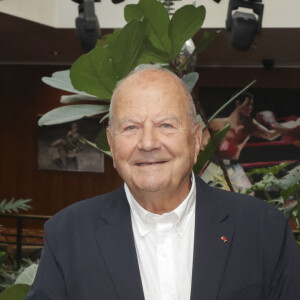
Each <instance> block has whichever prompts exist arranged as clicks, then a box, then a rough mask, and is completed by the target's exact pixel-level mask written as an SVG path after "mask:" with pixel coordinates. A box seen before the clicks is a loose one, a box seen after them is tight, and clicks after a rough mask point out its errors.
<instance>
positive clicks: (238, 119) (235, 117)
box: [229, 109, 250, 124]
mask: <svg viewBox="0 0 300 300" xmlns="http://www.w3.org/2000/svg"><path fill="white" fill-rule="evenodd" d="M229 118H230V120H231V121H230V122H231V123H235V124H244V123H245V122H246V121H247V120H248V119H249V118H250V117H248V116H244V115H242V114H240V113H239V111H238V110H237V109H235V110H234V111H233V112H232V114H231V115H230V117H229Z"/></svg>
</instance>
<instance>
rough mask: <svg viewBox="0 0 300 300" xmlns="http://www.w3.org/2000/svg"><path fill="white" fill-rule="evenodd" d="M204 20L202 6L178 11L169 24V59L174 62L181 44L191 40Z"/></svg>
mask: <svg viewBox="0 0 300 300" xmlns="http://www.w3.org/2000/svg"><path fill="white" fill-rule="evenodd" d="M204 18H205V8H204V6H199V7H195V6H193V5H185V6H182V7H181V8H180V9H178V10H177V11H176V12H175V13H174V15H173V17H172V19H171V22H170V28H169V34H170V37H171V45H172V47H171V52H170V59H171V60H174V59H175V58H176V57H177V56H178V54H179V53H180V50H181V49H182V46H183V44H184V43H185V42H186V41H187V40H188V39H190V38H192V37H193V36H194V35H195V34H196V32H197V31H198V30H199V29H200V28H201V26H202V24H203V21H204Z"/></svg>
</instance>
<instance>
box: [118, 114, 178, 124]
mask: <svg viewBox="0 0 300 300" xmlns="http://www.w3.org/2000/svg"><path fill="white" fill-rule="evenodd" d="M169 120H174V121H175V122H176V123H178V124H182V122H181V120H180V119H179V118H178V117H176V116H175V115H164V116H161V117H158V118H157V119H155V120H154V122H155V123H157V122H158V123H161V122H164V121H169ZM126 123H140V121H139V120H133V119H130V118H125V119H120V120H118V122H117V125H118V126H122V125H123V124H126Z"/></svg>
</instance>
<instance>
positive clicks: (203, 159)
mask: <svg viewBox="0 0 300 300" xmlns="http://www.w3.org/2000/svg"><path fill="white" fill-rule="evenodd" d="M229 128H230V124H227V125H226V126H224V128H223V129H221V130H220V131H218V132H217V133H216V134H215V135H214V137H215V140H216V141H217V142H218V143H219V144H220V143H221V142H222V140H223V139H224V137H225V135H226V133H227V131H228V130H229ZM215 151H216V147H215V145H214V144H213V142H212V140H211V139H210V140H209V141H208V143H207V145H206V147H205V149H204V150H203V151H201V152H200V154H199V155H198V160H197V163H196V164H195V165H194V168H193V170H194V172H195V173H196V174H199V173H200V171H201V170H202V168H203V167H204V165H205V164H206V163H207V162H208V161H209V160H210V158H211V157H212V155H213V154H214V153H215Z"/></svg>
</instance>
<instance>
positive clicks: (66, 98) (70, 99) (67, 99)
mask: <svg viewBox="0 0 300 300" xmlns="http://www.w3.org/2000/svg"><path fill="white" fill-rule="evenodd" d="M80 101H109V102H110V100H102V99H99V98H97V97H91V96H86V95H78V94H77V95H63V96H61V97H60V102H61V103H64V104H70V103H77V102H80Z"/></svg>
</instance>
